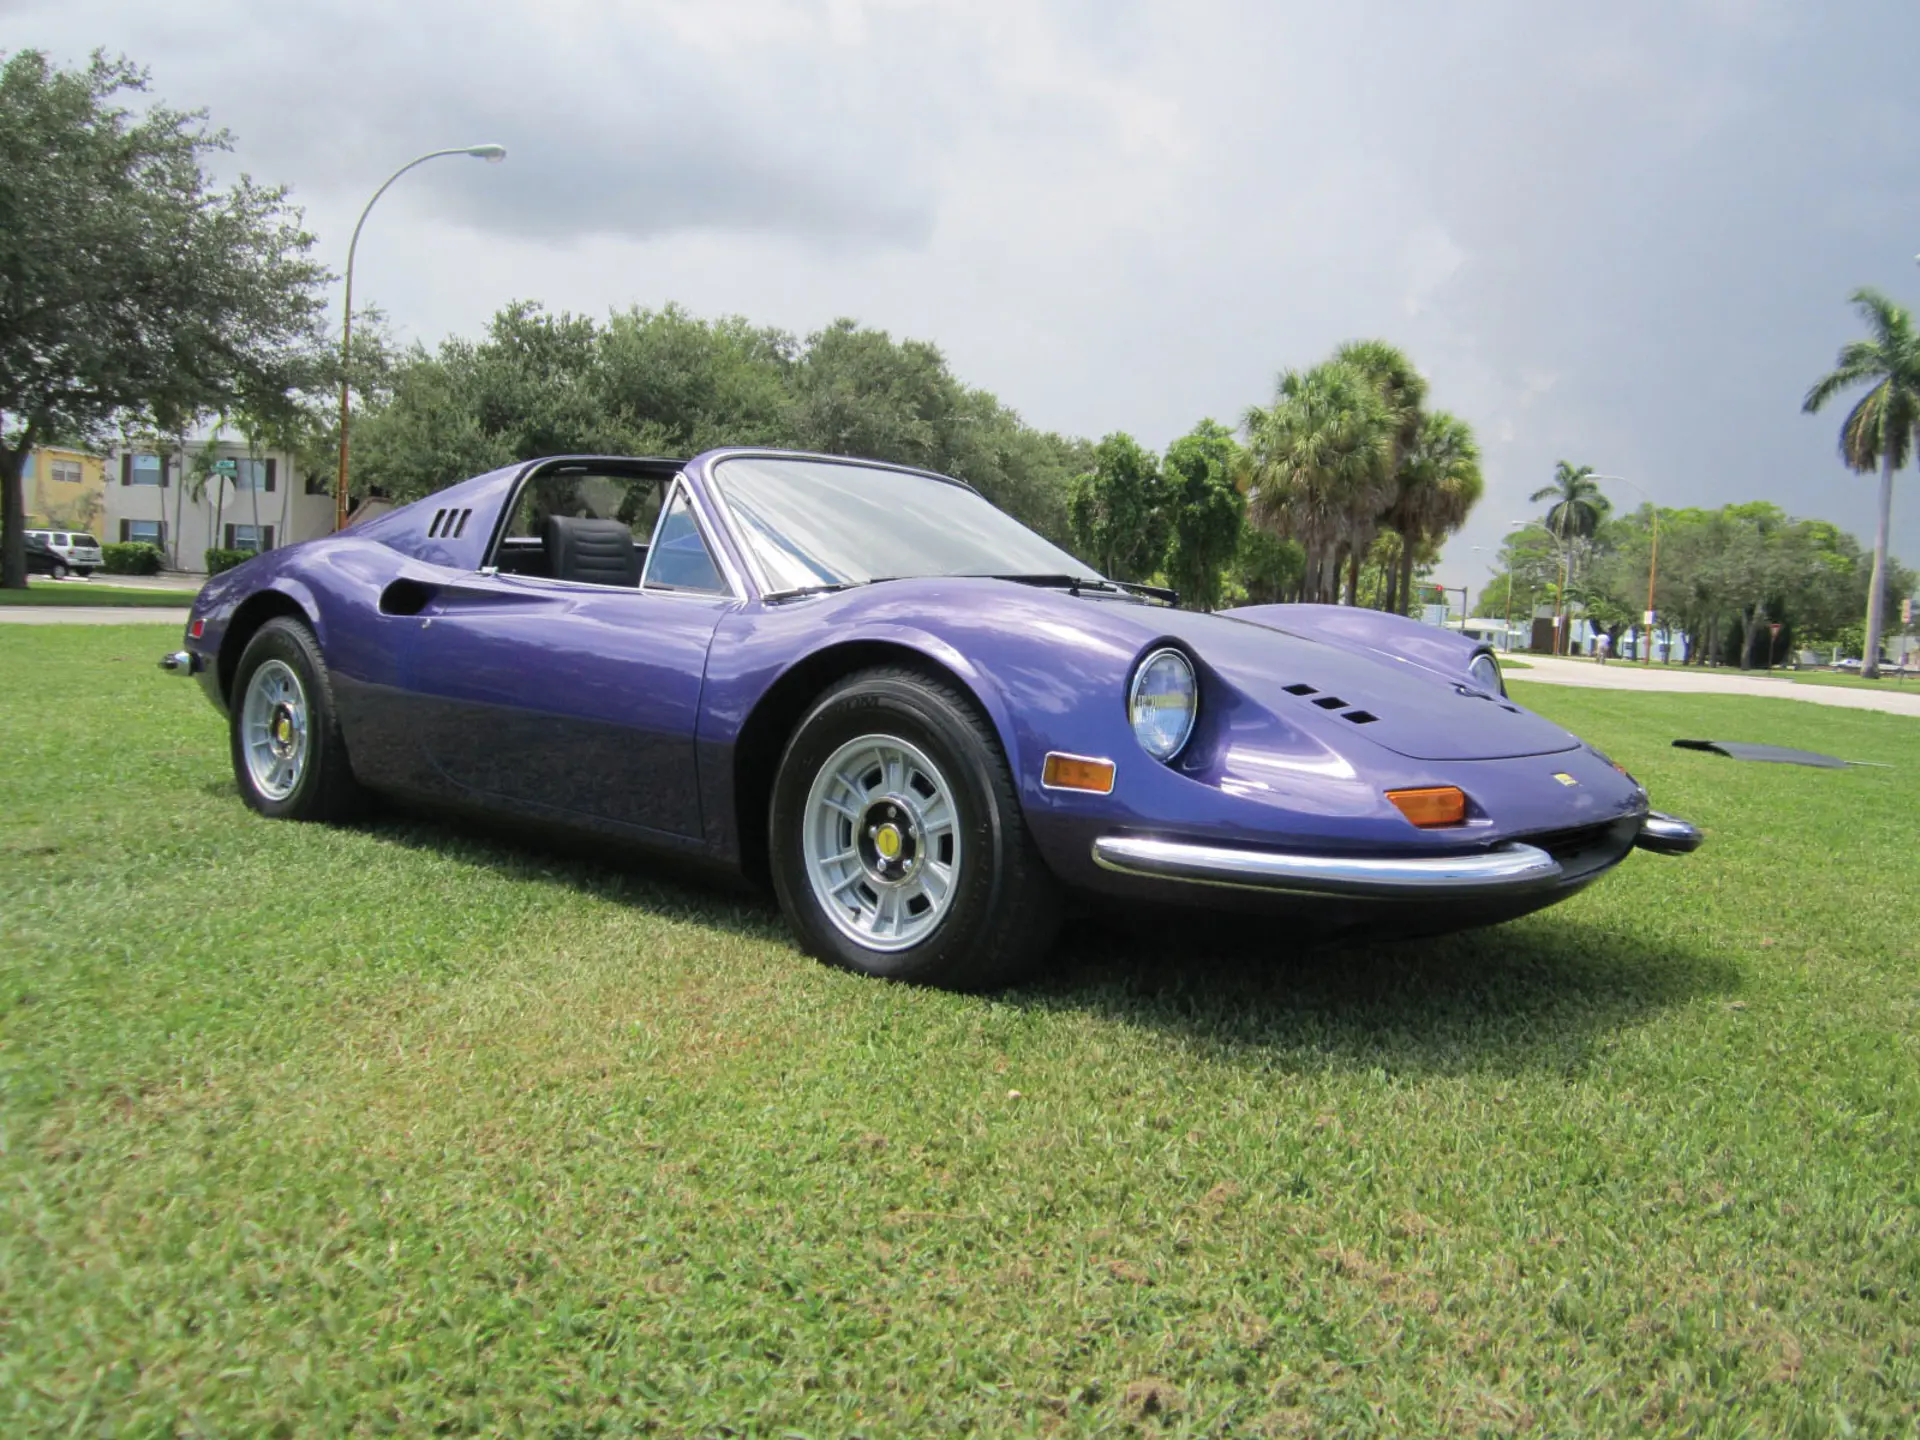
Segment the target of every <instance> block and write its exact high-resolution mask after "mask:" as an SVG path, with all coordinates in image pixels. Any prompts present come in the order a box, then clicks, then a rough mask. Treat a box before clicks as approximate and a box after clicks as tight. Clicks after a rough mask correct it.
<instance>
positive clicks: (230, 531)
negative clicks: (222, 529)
mask: <svg viewBox="0 0 1920 1440" xmlns="http://www.w3.org/2000/svg"><path fill="white" fill-rule="evenodd" d="M222 548H224V549H227V550H231V549H232V548H233V526H231V525H229V526H227V543H226V545H225V546H224V547H222Z"/></svg>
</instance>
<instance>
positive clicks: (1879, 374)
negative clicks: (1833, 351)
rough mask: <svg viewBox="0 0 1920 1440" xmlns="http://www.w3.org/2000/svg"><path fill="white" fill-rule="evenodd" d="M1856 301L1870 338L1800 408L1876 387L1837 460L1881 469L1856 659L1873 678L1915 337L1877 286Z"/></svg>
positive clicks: (1917, 393) (1855, 412)
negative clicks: (1869, 583) (1862, 637)
mask: <svg viewBox="0 0 1920 1440" xmlns="http://www.w3.org/2000/svg"><path fill="white" fill-rule="evenodd" d="M1853 305H1854V308H1855V309H1856V310H1858V311H1859V312H1860V318H1861V319H1862V320H1864V321H1866V322H1867V329H1868V330H1869V331H1870V332H1871V338H1869V339H1866V340H1855V341H1852V342H1851V343H1849V344H1847V345H1844V346H1842V347H1841V350H1840V358H1839V359H1838V360H1837V361H1835V362H1834V368H1833V371H1832V373H1831V374H1828V375H1826V376H1823V377H1822V378H1821V379H1820V381H1819V382H1818V383H1817V384H1815V385H1814V387H1813V388H1812V389H1811V390H1809V391H1808V392H1807V398H1806V403H1805V404H1804V405H1803V406H1802V407H1801V408H1803V409H1804V410H1805V411H1806V412H1807V413H1808V414H1809V415H1812V414H1816V413H1817V412H1818V411H1819V410H1820V408H1821V407H1822V406H1823V405H1825V404H1826V403H1827V401H1829V400H1831V399H1832V398H1833V397H1834V396H1835V395H1837V394H1839V393H1840V392H1841V391H1842V390H1845V389H1848V388H1850V387H1851V386H1854V385H1859V384H1863V383H1865V384H1871V385H1872V386H1873V388H1872V389H1871V390H1869V391H1868V392H1867V393H1866V394H1865V395H1863V396H1862V397H1861V398H1860V401H1859V403H1858V404H1856V405H1855V406H1854V407H1853V409H1852V410H1851V411H1850V412H1849V413H1848V415H1847V418H1846V421H1845V423H1843V424H1842V425H1841V427H1840V458H1841V459H1842V460H1844V461H1846V462H1847V464H1848V465H1849V466H1850V467H1852V468H1853V469H1854V470H1856V471H1858V472H1859V473H1860V474H1862V475H1865V474H1867V473H1868V472H1870V471H1871V470H1872V469H1873V468H1874V466H1875V465H1876V464H1877V465H1878V466H1879V467H1880V523H1879V525H1878V526H1877V527H1876V528H1875V530H1874V536H1873V587H1872V588H1871V589H1870V590H1868V591H1867V644H1866V652H1867V653H1866V654H1864V655H1862V656H1861V657H1860V673H1861V674H1862V675H1878V674H1879V673H1880V631H1881V627H1882V625H1883V624H1884V623H1885V616H1884V615H1883V614H1882V611H1883V609H1884V607H1885V604H1886V588H1887V531H1888V529H1889V528H1890V527H1891V525H1892V523H1893V472H1894V471H1896V470H1898V469H1900V468H1901V467H1902V466H1904V465H1905V464H1906V463H1907V457H1908V456H1909V455H1910V454H1911V453H1912V450H1913V436H1914V426H1915V424H1916V423H1920V335H1916V334H1915V333H1914V329H1913V317H1912V316H1911V315H1910V314H1908V313H1907V311H1906V310H1904V309H1902V308H1901V307H1900V306H1898V305H1896V304H1894V303H1893V301H1891V300H1889V299H1888V298H1887V297H1886V296H1885V295H1882V294H1881V293H1880V292H1879V291H1878V290H1874V289H1861V290H1856V291H1854V292H1853Z"/></svg>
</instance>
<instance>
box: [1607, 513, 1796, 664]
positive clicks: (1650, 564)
mask: <svg viewBox="0 0 1920 1440" xmlns="http://www.w3.org/2000/svg"><path fill="white" fill-rule="evenodd" d="M1587 478H1588V479H1589V480H1612V481H1616V482H1617V483H1619V484H1621V485H1625V486H1627V487H1628V488H1629V489H1631V490H1632V491H1633V492H1634V493H1635V494H1636V495H1638V496H1639V497H1640V498H1641V499H1642V500H1644V501H1646V502H1647V510H1648V513H1650V514H1651V515H1652V516H1653V549H1652V552H1651V554H1650V555H1649V557H1648V560H1647V613H1646V614H1645V615H1643V616H1642V617H1641V619H1642V620H1643V621H1644V622H1645V624H1644V625H1643V626H1642V628H1643V629H1644V630H1645V631H1646V634H1647V654H1646V659H1645V660H1644V661H1643V662H1642V663H1643V664H1646V665H1651V664H1653V614H1654V610H1653V581H1654V577H1655V576H1656V575H1657V574H1658V573H1659V571H1660V507H1659V506H1658V505H1656V504H1655V503H1654V500H1653V497H1652V496H1651V495H1649V494H1647V492H1646V491H1645V490H1643V489H1641V488H1640V486H1639V484H1638V483H1637V482H1635V481H1632V480H1629V479H1627V477H1626V476H1624V475H1589V476H1588V477H1587ZM1767 655H1768V657H1769V658H1771V657H1772V655H1773V651H1772V650H1771V649H1769V650H1768V651H1767Z"/></svg>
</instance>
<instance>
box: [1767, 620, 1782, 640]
mask: <svg viewBox="0 0 1920 1440" xmlns="http://www.w3.org/2000/svg"><path fill="white" fill-rule="evenodd" d="M1767 628H1768V629H1769V630H1771V631H1772V632H1773V638H1774V639H1776V640H1778V639H1779V638H1780V622H1779V621H1778V620H1775V621H1774V622H1772V623H1771V624H1770V625H1768V626H1767Z"/></svg>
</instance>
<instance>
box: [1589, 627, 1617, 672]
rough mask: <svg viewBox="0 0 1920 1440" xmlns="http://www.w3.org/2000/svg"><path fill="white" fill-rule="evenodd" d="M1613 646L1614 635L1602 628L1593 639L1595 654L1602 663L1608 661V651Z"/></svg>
mask: <svg viewBox="0 0 1920 1440" xmlns="http://www.w3.org/2000/svg"><path fill="white" fill-rule="evenodd" d="M1612 646H1613V637H1612V636H1611V635H1609V634H1607V632H1606V631H1604V630H1602V631H1601V632H1600V633H1599V634H1598V635H1596V636H1594V639H1593V655H1594V658H1595V659H1596V660H1598V661H1599V662H1600V663H1601V664H1602V665H1604V664H1606V663H1607V651H1608V650H1609V649H1611V648H1612Z"/></svg>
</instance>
